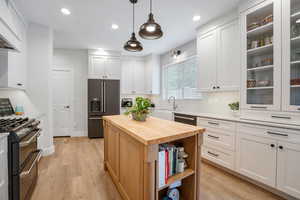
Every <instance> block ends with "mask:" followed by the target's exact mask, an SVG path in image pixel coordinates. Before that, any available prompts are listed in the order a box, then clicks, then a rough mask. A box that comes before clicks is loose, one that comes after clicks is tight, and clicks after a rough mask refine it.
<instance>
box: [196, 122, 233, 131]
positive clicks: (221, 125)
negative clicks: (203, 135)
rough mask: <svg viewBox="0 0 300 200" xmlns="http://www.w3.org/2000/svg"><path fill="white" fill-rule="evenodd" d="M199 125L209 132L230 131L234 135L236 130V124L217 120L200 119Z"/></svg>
mask: <svg viewBox="0 0 300 200" xmlns="http://www.w3.org/2000/svg"><path fill="white" fill-rule="evenodd" d="M198 125H199V126H203V127H204V128H207V129H208V130H210V129H211V128H212V129H219V130H222V131H230V132H232V134H233V133H234V131H235V130H236V124H235V123H234V122H228V121H222V120H216V119H206V118H198Z"/></svg>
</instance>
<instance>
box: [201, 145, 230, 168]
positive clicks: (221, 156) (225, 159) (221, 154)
mask: <svg viewBox="0 0 300 200" xmlns="http://www.w3.org/2000/svg"><path fill="white" fill-rule="evenodd" d="M202 156H203V157H204V158H205V159H207V160H209V161H211V162H214V163H217V164H219V165H221V166H223V167H226V168H228V169H231V170H234V169H235V167H234V153H232V152H231V151H228V150H222V151H220V150H218V149H214V148H210V147H207V146H203V147H202Z"/></svg>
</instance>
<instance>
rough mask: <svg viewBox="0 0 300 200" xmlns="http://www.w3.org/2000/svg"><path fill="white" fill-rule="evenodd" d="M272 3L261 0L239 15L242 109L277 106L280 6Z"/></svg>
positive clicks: (278, 91) (275, 108)
mask: <svg viewBox="0 0 300 200" xmlns="http://www.w3.org/2000/svg"><path fill="white" fill-rule="evenodd" d="M275 2H276V3H275ZM275 2H273V1H272V0H270V1H265V2H263V3H261V4H259V5H257V6H256V7H253V8H251V9H249V10H248V11H246V12H244V13H243V14H242V17H241V24H242V30H241V32H242V38H241V39H242V48H243V49H242V53H243V55H242V65H241V67H242V81H243V82H242V87H243V89H242V90H241V91H242V94H241V95H242V108H243V109H252V110H280V108H281V100H280V98H278V97H279V96H280V95H281V10H280V9H281V5H280V3H278V2H279V1H275Z"/></svg>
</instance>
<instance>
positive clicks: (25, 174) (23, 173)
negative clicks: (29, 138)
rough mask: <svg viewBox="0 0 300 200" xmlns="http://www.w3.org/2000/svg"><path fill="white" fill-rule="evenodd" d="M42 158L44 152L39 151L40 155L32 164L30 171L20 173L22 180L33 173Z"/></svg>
mask: <svg viewBox="0 0 300 200" xmlns="http://www.w3.org/2000/svg"><path fill="white" fill-rule="evenodd" d="M41 156H42V151H38V154H37V155H36V157H35V159H34V161H33V162H32V164H31V166H30V168H29V170H27V171H23V172H22V173H20V177H21V178H24V177H25V176H27V175H29V174H30V173H31V170H32V169H33V167H34V165H35V164H36V163H37V162H38V161H39V160H40V158H41Z"/></svg>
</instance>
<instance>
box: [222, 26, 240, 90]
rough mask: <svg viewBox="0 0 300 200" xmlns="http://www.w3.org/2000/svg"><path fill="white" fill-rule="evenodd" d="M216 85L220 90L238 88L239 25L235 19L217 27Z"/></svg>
mask: <svg viewBox="0 0 300 200" xmlns="http://www.w3.org/2000/svg"><path fill="white" fill-rule="evenodd" d="M218 38H219V42H218V68H217V86H218V87H220V88H218V89H220V90H239V88H240V59H239V55H238V52H239V49H240V46H239V45H240V43H239V39H238V38H239V26H238V21H237V20H235V21H233V22H231V23H228V24H226V25H224V26H222V27H220V29H219V36H218Z"/></svg>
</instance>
